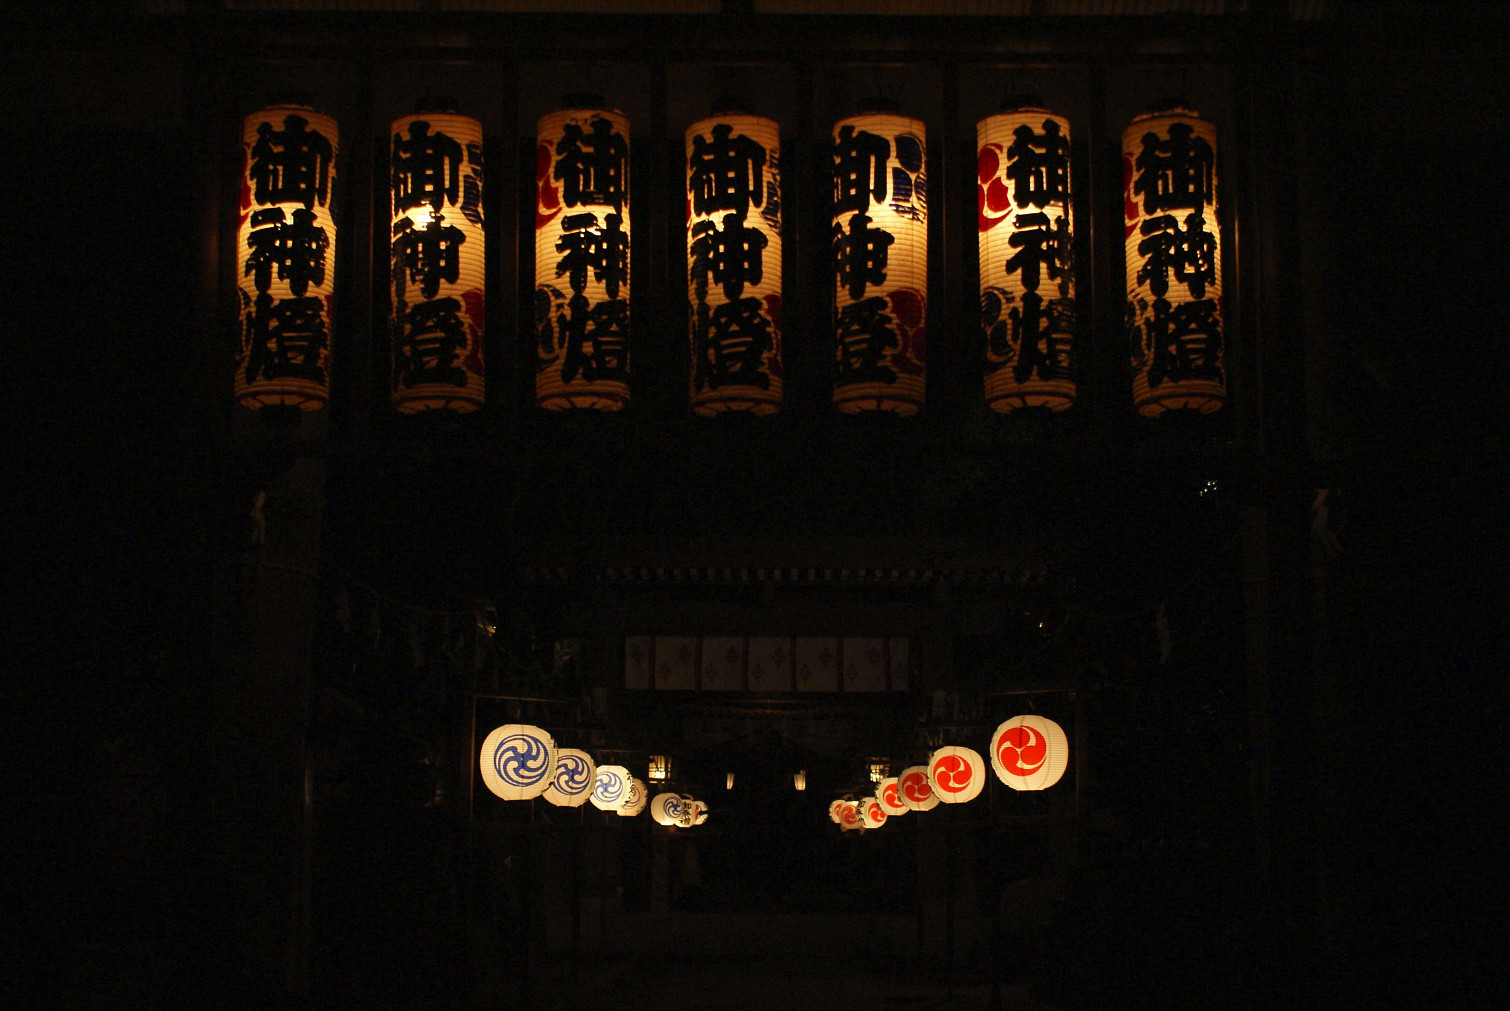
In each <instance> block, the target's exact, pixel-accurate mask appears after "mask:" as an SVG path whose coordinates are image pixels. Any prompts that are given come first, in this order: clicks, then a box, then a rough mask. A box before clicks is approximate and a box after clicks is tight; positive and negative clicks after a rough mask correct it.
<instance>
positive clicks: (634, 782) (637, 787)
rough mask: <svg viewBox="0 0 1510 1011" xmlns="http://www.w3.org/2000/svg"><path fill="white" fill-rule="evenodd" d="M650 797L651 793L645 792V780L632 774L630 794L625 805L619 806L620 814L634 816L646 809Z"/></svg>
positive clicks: (626, 816) (627, 816)
mask: <svg viewBox="0 0 1510 1011" xmlns="http://www.w3.org/2000/svg"><path fill="white" fill-rule="evenodd" d="M649 799H650V798H649V795H648V794H647V793H646V792H645V782H644V780H640V779H636V778H635V777H633V776H630V777H629V796H628V797H626V798H625V800H624V806H623V807H621V808H619V816H620V817H622V818H633V817H634V816H635V815H637V814H639V813H640V812H641V811H643V810H645V804H646V802H647V801H648V800H649Z"/></svg>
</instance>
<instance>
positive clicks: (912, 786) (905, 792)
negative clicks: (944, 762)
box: [897, 765, 939, 811]
mask: <svg viewBox="0 0 1510 1011" xmlns="http://www.w3.org/2000/svg"><path fill="white" fill-rule="evenodd" d="M897 799H899V800H900V801H901V802H902V806H903V807H905V808H907V810H909V811H931V810H933V809H934V808H936V807H938V804H939V798H938V794H936V793H934V792H933V784H932V783H931V782H930V781H929V779H928V766H926V765H912V766H909V767H907V768H905V769H903V770H902V774H901V775H900V776H898V777H897Z"/></svg>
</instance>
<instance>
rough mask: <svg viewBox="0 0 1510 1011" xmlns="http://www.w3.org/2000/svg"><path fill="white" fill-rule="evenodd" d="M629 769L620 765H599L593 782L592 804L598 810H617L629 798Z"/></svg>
mask: <svg viewBox="0 0 1510 1011" xmlns="http://www.w3.org/2000/svg"><path fill="white" fill-rule="evenodd" d="M630 778H631V777H630V775H629V770H628V769H626V768H624V767H623V766H622V765H600V766H598V775H597V778H596V779H595V780H594V782H593V788H592V798H591V799H592V806H593V807H595V808H597V809H598V810H599V811H617V810H618V809H619V808H621V807H623V806H624V803H625V802H626V801H627V800H629V780H630Z"/></svg>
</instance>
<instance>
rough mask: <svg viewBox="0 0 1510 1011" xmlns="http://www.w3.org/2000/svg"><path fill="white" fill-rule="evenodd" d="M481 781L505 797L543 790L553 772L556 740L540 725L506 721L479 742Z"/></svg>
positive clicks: (527, 795)
mask: <svg viewBox="0 0 1510 1011" xmlns="http://www.w3.org/2000/svg"><path fill="white" fill-rule="evenodd" d="M478 762H479V764H480V765H481V767H482V782H483V784H484V785H485V786H486V787H487V788H488V789H489V790H491V791H492V792H493V793H494V794H495V795H496V796H498V797H502V798H503V799H504V800H530V799H532V798H534V797H538V796H540V795H541V794H543V793H544V792H545V791H546V789H547V788H548V787H550V785H551V782H552V780H553V778H554V776H555V774H556V742H555V741H554V740H552V739H551V735H550V734H547V733H546V732H545V731H544V730H541V729H540V728H539V727H532V726H529V725H527V724H523V723H508V724H505V725H504V726H501V727H497V728H495V729H494V730H493V731H492V733H490V734H488V736H487V737H486V738H484V739H483V742H482V753H481V754H480V756H479V758H478Z"/></svg>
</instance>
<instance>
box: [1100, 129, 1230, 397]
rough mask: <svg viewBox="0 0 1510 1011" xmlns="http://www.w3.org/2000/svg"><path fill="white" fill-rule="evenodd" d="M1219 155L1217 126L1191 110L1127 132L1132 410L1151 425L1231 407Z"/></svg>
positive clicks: (1124, 149)
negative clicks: (1175, 414)
mask: <svg viewBox="0 0 1510 1011" xmlns="http://www.w3.org/2000/svg"><path fill="white" fill-rule="evenodd" d="M1216 153H1217V148H1216V127H1215V126H1214V125H1212V124H1211V123H1208V122H1207V121H1206V120H1204V119H1201V118H1200V116H1199V115H1198V114H1196V113H1194V112H1191V111H1190V110H1188V109H1171V110H1168V111H1163V112H1153V113H1146V114H1144V115H1142V116H1139V117H1138V118H1136V119H1134V120H1133V121H1132V124H1131V125H1129V126H1128V128H1127V130H1126V131H1125V132H1124V133H1123V134H1122V179H1123V197H1122V199H1123V207H1124V214H1125V216H1126V221H1125V222H1124V225H1123V231H1124V239H1125V243H1126V253H1127V318H1128V324H1129V326H1130V327H1131V331H1130V334H1129V337H1130V344H1131V350H1132V365H1133V403H1134V405H1135V406H1136V407H1137V409H1138V412H1139V413H1140V414H1143V415H1147V416H1148V417H1157V416H1158V415H1161V414H1164V413H1165V412H1167V411H1175V410H1184V411H1199V412H1201V413H1203V414H1209V413H1211V412H1212V411H1216V410H1219V409H1220V408H1221V406H1222V405H1223V403H1225V402H1226V398H1227V383H1226V374H1225V371H1224V368H1223V363H1222V356H1223V346H1224V344H1225V334H1224V332H1223V325H1222V235H1221V225H1220V224H1219V222H1218V221H1217V174H1216V168H1217V165H1216Z"/></svg>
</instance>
